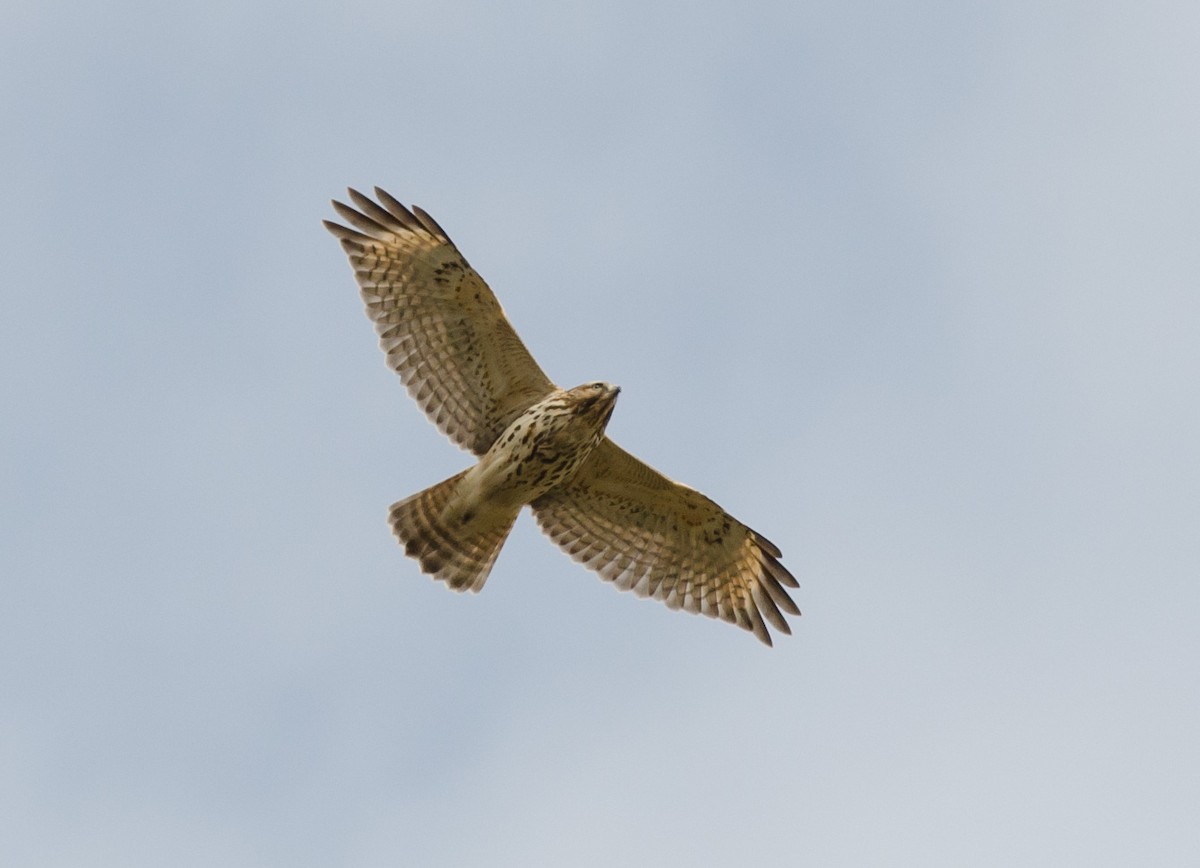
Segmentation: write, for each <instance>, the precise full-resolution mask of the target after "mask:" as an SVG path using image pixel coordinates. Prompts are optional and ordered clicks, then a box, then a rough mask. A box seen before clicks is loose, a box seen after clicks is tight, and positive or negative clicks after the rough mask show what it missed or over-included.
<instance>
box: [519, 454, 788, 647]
mask: <svg viewBox="0 0 1200 868" xmlns="http://www.w3.org/2000/svg"><path fill="white" fill-rule="evenodd" d="M532 506H533V512H534V515H535V516H536V517H537V521H538V524H539V525H540V526H541V528H542V530H543V531H544V532H545V533H546V534H547V535H548V536H549V537H550V538H551V539H552V540H554V542H555V543H556V544H557V545H558V546H559V547H560V548H562V549H563V551H565V552H566V553H567V554H569V555H570V556H571V557H573V558H574V559H575V560H577V561H580V562H581V563H583V564H584V565H586V566H587V567H588V568H590V569H593V570H595V571H596V572H597V573H599V574H600V575H601V576H602V577H603V578H605V579H606V580H608V581H610V582H612V583H613V584H615V585H616V586H617V587H618V588H620V589H621V590H632V591H633V592H634V593H636V594H637V595H638V596H642V597H646V596H650V597H654V598H655V599H658V600H662V601H663V602H664V603H666V604H667V605H668V606H670V607H671V608H683V609H685V610H687V611H689V612H699V613H701V614H704V615H708V616H709V617H713V618H721V619H723V620H725V621H729V622H731V623H734V624H737V625H738V626H740V627H742V628H743V629H746V630H750V631H752V632H753V633H754V635H755V636H757V637H758V638H759V639H761V640H762V641H763V642H765V643H766V644H767V645H770V644H771V636H770V634H769V633H768V632H767V627H766V624H765V623H764V620H763V619H764V618H765V619H766V621H768V622H770V624H771V626H773V627H775V628H776V629H777V630H779V631H780V632H783V633H791V629H790V628H789V627H788V623H787V621H786V620H784V617H783V613H782V612H781V611H780V610H783V612H787V613H789V614H792V615H799V614H800V610H799V609H798V608H797V607H796V604H795V603H794V602H793V601H792V599H791V597H789V596H788V594H787V591H786V590H785V589H784V586H787V587H789V588H797V587H799V585H798V584H797V582H796V580H795V579H794V578H793V577H792V574H791V573H789V572H788V571H787V570H786V569H785V568H784V567H783V566H782V565H781V564H780V563H779V560H778V558H779V557H780V551H779V549H778V548H777V547H776V546H775V545H774V544H773V543H771V542H770V541H769V540H767V539H765V538H764V537H762V536H760V535H759V534H757V533H755V532H754V531H752V530H751V529H750V528H748V527H746V526H745V525H744V524H742V523H741V522H739V521H738V520H737V519H735V518H734V517H733V516H731V515H729V513H727V512H725V510H723V509H721V507H719V506H717V504H715V503H713V502H712V501H711V500H709V499H708V498H707V497H705V496H704V495H703V494H701V493H700V492H698V491H696V490H695V489H692V488H689V487H687V486H686V485H682V484H680V483H678V482H674V481H673V480H671V479H668V478H667V477H665V476H663V475H662V474H661V473H659V472H658V471H657V470H655V469H654V468H652V467H650V466H649V465H647V464H644V463H643V462H641V461H639V460H638V459H637V458H634V457H633V456H632V455H630V454H629V453H628V452H626V451H625V450H624V449H622V448H621V447H620V446H617V445H616V444H615V443H613V442H612V441H611V440H609V439H608V438H607V437H606V438H605V439H604V440H603V441H601V443H600V445H599V446H597V447H596V449H595V450H594V451H593V452H592V454H591V455H590V456H589V457H588V459H587V461H586V462H584V464H583V466H582V467H580V469H579V472H578V473H577V474H576V476H575V478H574V479H573V480H572V481H571V482H570V483H569V484H567V485H565V486H563V487H561V488H558V489H555V490H553V491H551V492H550V493H549V494H546V495H544V496H542V497H540V498H538V499H537V500H535V501H534V502H533V504H532Z"/></svg>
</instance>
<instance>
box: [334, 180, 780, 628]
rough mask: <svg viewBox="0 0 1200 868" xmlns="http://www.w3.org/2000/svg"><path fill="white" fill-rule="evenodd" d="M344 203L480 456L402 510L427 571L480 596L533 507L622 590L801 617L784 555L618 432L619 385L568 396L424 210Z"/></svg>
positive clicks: (413, 389)
mask: <svg viewBox="0 0 1200 868" xmlns="http://www.w3.org/2000/svg"><path fill="white" fill-rule="evenodd" d="M349 193H350V200H351V201H352V202H353V203H354V205H355V206H357V208H352V207H350V206H349V205H346V204H344V203H342V202H338V201H334V203H333V207H334V210H336V211H337V213H338V214H339V215H340V216H341V217H342V219H344V220H345V221H346V222H347V223H349V224H350V226H351V227H353V228H349V227H347V226H343V225H340V224H338V223H333V222H331V221H328V220H326V221H325V227H326V228H327V229H328V230H329V231H330V232H332V233H333V234H334V235H335V236H336V237H337V238H338V239H339V240H340V241H341V243H342V248H343V249H344V250H345V251H346V255H347V256H348V257H349V258H350V265H351V266H352V267H353V269H354V275H355V277H356V278H357V280H358V285H359V287H360V289H361V294H362V298H363V301H364V302H365V303H366V306H367V314H368V315H369V316H370V317H371V319H372V320H373V321H374V323H375V329H376V331H377V332H378V334H379V342H380V345H381V346H382V347H383V351H384V352H385V353H386V354H387V360H388V364H389V365H390V367H391V368H392V369H393V370H394V371H395V372H396V373H398V374H399V375H400V378H401V380H402V381H403V383H404V385H405V386H406V387H407V388H408V392H409V394H411V395H412V396H413V398H415V399H416V401H417V403H418V404H419V405H420V406H421V408H422V409H423V410H424V411H425V413H426V415H428V416H429V418H430V420H431V421H432V422H433V423H434V424H435V425H436V426H437V427H438V429H439V430H441V431H442V433H443V434H445V435H446V436H447V437H449V438H450V439H451V440H453V441H454V442H455V443H456V444H457V445H458V446H460V447H462V448H464V449H466V450H468V451H470V452H472V453H474V454H475V455H476V456H478V457H479V460H478V462H477V463H476V464H474V465H473V466H471V467H468V468H467V469H466V470H464V471H462V472H461V473H458V474H456V475H454V476H452V477H450V478H449V479H447V480H445V481H444V482H440V483H438V484H437V485H434V486H433V487H431V488H428V489H426V490H425V491H422V492H420V493H418V494H414V495H413V496H412V497H409V498H406V499H405V500H401V501H400V502H398V503H395V504H393V505H392V507H391V510H390V512H389V520H390V523H391V527H392V531H393V532H394V533H395V535H396V538H397V539H398V540H399V541H400V543H401V544H402V545H403V546H404V550H405V552H406V553H407V554H408V555H409V556H411V557H413V558H416V560H417V561H418V563H419V564H420V566H421V570H422V572H425V573H428V574H430V575H432V576H433V577H434V578H436V579H438V580H439V581H442V582H445V583H446V584H447V585H448V586H449V587H450V588H452V589H454V590H456V591H473V592H474V591H479V590H480V589H481V588H482V587H483V584H484V582H485V581H487V577H488V574H489V573H490V572H491V569H492V565H493V564H494V563H495V561H496V556H497V555H498V554H499V553H500V548H501V546H503V545H504V540H505V539H506V538H507V537H508V533H509V530H511V528H512V526H513V522H514V521H516V518H517V514H518V513H519V512H520V511H521V509H522V508H523V507H524V506H525V505H528V506H530V508H531V509H532V510H533V514H534V517H535V518H536V519H537V522H538V524H539V525H540V526H541V529H542V531H543V532H545V533H546V535H548V536H549V537H550V539H552V540H553V541H554V542H555V543H556V544H557V545H558V546H559V547H560V548H562V549H563V551H565V552H566V553H567V554H569V555H570V556H571V557H572V558H574V559H575V560H577V561H580V562H581V563H583V564H584V565H585V566H587V567H588V568H589V569H592V570H595V571H596V572H597V573H599V574H600V576H601V577H603V578H604V579H606V580H607V581H610V582H612V583H613V584H614V585H616V586H617V587H618V588H619V589H621V590H631V591H633V592H634V593H635V594H637V595H638V596H642V597H654V598H655V599H658V600H661V601H663V602H664V603H666V604H667V606H669V607H671V608H673V609H684V610H686V611H689V612H699V613H701V614H704V615H708V616H709V617H714V618H720V619H722V620H724V621H728V622H730V623H732V624H736V625H738V626H739V627H742V628H743V629H745V630H749V631H751V632H753V633H754V635H755V636H757V637H758V638H759V639H760V640H761V641H763V642H764V643H766V644H767V645H770V644H771V635H770V633H769V632H768V631H767V623H768V622H769V623H770V624H771V626H772V627H774V628H775V629H776V630H779V631H780V632H781V633H789V634H790V633H791V629H790V628H789V627H788V623H787V621H786V620H785V619H784V617H783V613H784V612H787V613H789V614H792V615H799V614H800V610H799V609H798V608H797V607H796V604H795V603H794V602H793V601H792V599H791V597H789V596H788V593H787V590H786V588H798V587H799V585H798V584H797V582H796V580H795V579H794V578H793V577H792V575H791V573H789V572H788V571H787V570H786V569H785V568H784V567H783V566H782V565H781V564H780V563H779V557H780V551H779V548H778V547H777V546H776V545H775V544H774V543H772V542H770V541H769V540H768V539H767V538H766V537H764V536H763V535H762V534H760V533H758V532H757V531H753V530H751V529H750V528H748V527H747V526H746V525H744V524H742V523H741V522H740V521H738V520H737V519H735V518H734V517H733V516H731V515H729V513H727V512H725V510H723V509H722V508H721V507H719V506H718V505H717V504H715V503H714V502H713V501H711V500H709V499H708V498H707V497H705V496H704V495H703V494H701V493H700V492H698V491H696V490H695V489H693V488H689V487H688V486H686V485H684V484H682V483H679V482H675V481H674V480H671V479H668V478H667V477H666V476H664V475H663V474H661V473H659V472H658V471H657V470H654V469H653V468H652V467H650V466H649V465H647V464H644V463H642V462H641V461H639V460H638V459H637V458H635V457H634V456H632V455H630V454H629V453H628V452H626V451H625V450H624V449H622V448H621V447H620V446H618V445H617V444H616V443H614V442H613V441H612V440H610V439H609V438H608V437H607V436H605V434H604V429H605V426H606V425H607V424H608V420H609V418H610V417H611V416H612V412H613V407H614V405H615V403H616V399H617V393H618V392H619V391H620V390H619V389H618V388H617V387H615V386H611V385H609V384H608V383H603V382H595V383H586V384H584V385H582V386H576V387H575V388H574V389H561V388H559V387H558V386H556V385H555V384H554V383H552V382H551V381H550V378H549V377H547V376H546V374H545V373H544V372H543V371H542V369H541V368H540V367H539V366H538V363H537V362H536V361H534V359H533V356H531V355H530V353H529V350H527V349H526V348H525V345H524V344H523V343H522V342H521V339H520V338H519V337H517V333H516V332H515V331H513V328H512V326H511V325H510V324H509V322H508V318H507V317H506V316H505V315H504V311H503V309H502V308H501V307H500V303H499V302H498V301H497V300H496V296H495V295H493V294H492V291H491V290H490V289H489V288H488V285H487V284H486V283H484V281H483V278H481V277H480V276H479V275H478V274H477V273H476V272H475V270H474V269H473V268H471V266H470V265H468V264H467V261H466V259H464V258H463V256H462V254H461V253H459V252H458V248H457V247H455V246H454V243H453V242H452V241H451V240H450V238H449V236H448V235H447V234H446V232H445V230H443V229H442V228H441V227H440V226H439V225H438V224H437V223H436V222H435V221H434V220H433V218H432V217H430V216H429V215H428V214H426V213H425V212H424V211H422V210H421V209H420V208H417V207H413V208H412V210H411V211H410V210H409V209H408V208H406V207H405V206H404V205H402V204H400V202H398V201H397V200H396V199H394V198H393V197H392V196H390V195H389V194H388V193H386V192H384V191H383V190H381V189H379V188H378V187H376V188H375V195H376V198H377V199H378V201H375V200H372V199H370V198H369V197H367V196H365V195H363V194H362V193H360V192H358V191H357V190H353V189H351V190H350V191H349Z"/></svg>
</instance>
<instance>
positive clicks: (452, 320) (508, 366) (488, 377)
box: [325, 187, 555, 455]
mask: <svg viewBox="0 0 1200 868" xmlns="http://www.w3.org/2000/svg"><path fill="white" fill-rule="evenodd" d="M349 193H350V199H351V201H352V202H353V203H354V205H355V206H356V207H357V210H356V209H355V208H352V207H350V206H349V205H345V204H343V203H341V202H337V201H335V202H334V203H333V207H334V209H335V210H336V211H337V213H338V215H339V216H341V217H342V219H344V220H345V221H346V222H347V223H349V224H350V226H352V227H353V228H347V227H346V226H342V225H340V224H337V223H333V222H331V221H328V220H326V221H325V227H326V228H327V229H328V230H329V231H330V232H332V233H333V234H334V235H335V236H337V237H338V238H339V239H340V240H341V242H342V248H343V249H344V250H345V251H346V255H347V256H348V257H349V259H350V265H351V267H352V268H353V269H354V276H355V278H356V279H357V281H358V285H359V288H360V290H361V294H362V299H363V302H364V303H365V304H366V307H367V315H368V316H370V318H371V320H372V321H373V322H374V323H375V330H376V332H377V333H378V334H379V343H380V346H381V347H382V348H383V351H384V352H385V353H386V354H387V360H388V365H389V366H390V367H391V368H392V370H394V371H395V372H396V373H397V374H399V375H400V379H401V381H402V382H403V383H404V385H405V387H406V388H407V389H408V392H409V394H410V395H412V396H413V398H414V399H415V400H416V402H417V403H418V404H419V405H420V406H421V409H422V410H424V411H425V414H426V415H427V416H428V417H429V419H430V420H431V421H432V422H433V423H434V424H435V425H436V426H437V427H438V429H439V430H440V431H442V433H444V434H445V435H446V436H448V437H449V438H450V439H451V440H453V441H454V442H455V443H456V444H458V445H459V446H461V447H463V448H464V449H468V450H470V451H471V452H473V453H475V454H476V455H482V454H483V453H484V452H486V451H487V449H488V447H489V446H491V445H492V443H493V442H494V441H495V439H496V437H497V436H499V434H500V432H501V431H503V430H504V428H505V427H506V426H507V425H508V423H509V422H510V421H512V419H514V418H515V417H516V416H517V415H518V414H519V413H520V412H521V411H522V410H524V409H526V408H527V407H529V406H530V405H531V404H533V403H535V402H536V401H538V400H539V399H541V398H543V397H545V396H546V395H548V394H549V393H550V392H551V391H553V390H554V388H555V387H554V384H553V383H552V382H551V381H550V379H549V377H547V376H546V374H545V373H544V372H543V371H542V369H541V368H540V367H539V366H538V364H537V362H536V361H534V359H533V356H532V355H530V353H529V350H527V349H526V348H525V345H524V344H523V343H522V342H521V339H520V338H519V337H517V333H516V332H515V331H514V330H513V328H512V326H511V325H510V324H509V321H508V318H507V317H506V316H505V315H504V310H503V308H501V307H500V303H499V302H498V301H497V300H496V296H495V295H494V294H493V293H492V291H491V289H489V288H488V285H487V284H486V283H485V282H484V280H483V278H481V277H480V276H479V274H478V273H477V272H476V271H475V269H473V268H472V267H471V266H470V265H469V264H468V263H467V261H466V259H464V258H463V256H462V254H461V253H459V252H458V248H457V247H455V246H454V243H453V242H452V241H451V240H450V238H449V236H447V235H446V233H445V231H444V230H443V229H442V228H441V227H440V226H438V224H437V223H436V222H435V221H434V220H433V218H432V217H430V216H429V215H428V214H426V213H425V212H424V211H422V210H421V209H420V208H416V207H414V208H413V209H412V210H411V211H410V210H409V209H408V208H405V207H404V205H402V204H400V202H398V201H397V200H396V199H394V198H393V197H392V196H390V195H389V194H388V193H386V192H384V191H383V190H381V189H379V188H378V187H376V188H375V195H376V196H377V198H378V200H379V201H378V203H377V202H375V201H372V200H371V199H369V198H368V197H367V196H364V195H363V194H362V193H359V192H358V191H357V190H353V189H351V190H350V191H349Z"/></svg>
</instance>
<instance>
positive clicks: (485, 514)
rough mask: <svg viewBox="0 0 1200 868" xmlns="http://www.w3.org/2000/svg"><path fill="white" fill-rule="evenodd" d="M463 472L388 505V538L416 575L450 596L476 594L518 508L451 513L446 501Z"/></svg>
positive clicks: (449, 502)
mask: <svg viewBox="0 0 1200 868" xmlns="http://www.w3.org/2000/svg"><path fill="white" fill-rule="evenodd" d="M466 472H467V471H465V470H464V471H463V472H462V473H459V474H457V475H455V476H451V477H450V478H449V479H447V480H446V481H445V482H439V483H438V484H437V485H435V486H433V487H432V488H427V489H425V490H424V491H422V492H420V493H418V494H414V495H413V496H412V497H408V498H405V499H404V500H402V501H400V502H399V503H394V504H392V508H391V511H390V512H389V514H388V520H389V522H390V523H391V525H392V533H394V534H395V535H396V539H398V540H399V541H400V544H401V545H403V546H404V552H405V554H407V555H408V556H409V557H413V558H416V559H417V561H419V562H420V564H421V572H423V573H428V574H429V575H431V576H433V577H434V578H436V579H438V580H439V581H442V582H445V583H446V584H447V585H449V586H450V587H451V588H452V589H453V590H455V591H479V590H480V589H481V588H482V587H483V583H484V582H486V581H487V577H488V574H489V573H490V572H491V571H492V564H494V563H495V562H496V556H497V555H498V554H500V547H501V546H503V545H504V540H505V539H507V538H508V532H509V531H510V530H512V526H513V522H515V521H516V520H517V513H518V512H520V511H521V508H520V506H518V507H517V508H516V509H514V510H512V511H500V510H495V509H488V510H480V511H479V514H475V513H473V512H471V511H470V510H467V511H463V510H462V509H461V508H457V507H452V506H451V499H452V498H453V496H454V493H455V492H456V491H457V490H458V485H459V483H460V482H461V481H462V478H463V476H464V475H465V474H466Z"/></svg>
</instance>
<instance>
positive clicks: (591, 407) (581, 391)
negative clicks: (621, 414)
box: [567, 383, 621, 430]
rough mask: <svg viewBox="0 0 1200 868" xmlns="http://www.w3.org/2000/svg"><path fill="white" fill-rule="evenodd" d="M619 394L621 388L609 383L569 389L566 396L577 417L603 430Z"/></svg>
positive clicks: (590, 384) (587, 384)
mask: <svg viewBox="0 0 1200 868" xmlns="http://www.w3.org/2000/svg"><path fill="white" fill-rule="evenodd" d="M620 393H621V387H620V386H614V385H612V384H611V383H584V384H583V385H582V386H576V387H575V388H574V389H571V390H570V391H569V392H567V395H568V396H569V397H570V399H571V402H572V404H573V405H574V410H575V413H576V414H577V415H579V416H583V417H584V418H586V419H589V420H591V421H592V422H594V423H598V424H599V427H600V429H601V430H603V429H604V426H605V425H607V424H608V420H609V419H610V418H611V417H612V412H613V408H614V407H616V405H617V395H619V394H620Z"/></svg>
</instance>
